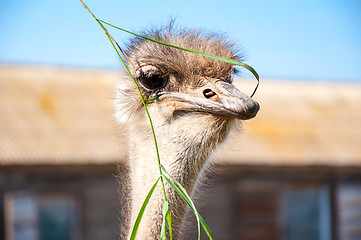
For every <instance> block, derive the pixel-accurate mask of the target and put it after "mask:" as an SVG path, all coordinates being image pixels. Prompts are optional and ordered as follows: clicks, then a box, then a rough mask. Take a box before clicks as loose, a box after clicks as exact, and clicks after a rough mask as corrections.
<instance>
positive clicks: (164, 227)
mask: <svg viewBox="0 0 361 240" xmlns="http://www.w3.org/2000/svg"><path fill="white" fill-rule="evenodd" d="M162 213H163V223H162V231H161V234H160V236H161V239H162V240H167V236H166V233H167V231H166V218H167V213H168V202H167V201H165V202H164V203H163V209H162Z"/></svg>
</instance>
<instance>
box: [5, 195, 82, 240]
mask: <svg viewBox="0 0 361 240" xmlns="http://www.w3.org/2000/svg"><path fill="white" fill-rule="evenodd" d="M80 220H81V218H80V206H79V202H78V201H77V199H76V198H75V197H74V196H72V195H71V194H32V193H28V192H12V193H7V194H6V195H5V232H6V239H7V240H22V239H28V240H78V239H81V221H80Z"/></svg>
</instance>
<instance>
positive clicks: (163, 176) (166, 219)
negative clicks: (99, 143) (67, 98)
mask: <svg viewBox="0 0 361 240" xmlns="http://www.w3.org/2000/svg"><path fill="white" fill-rule="evenodd" d="M80 2H81V3H82V4H83V6H84V7H85V9H86V10H87V11H88V12H89V13H90V14H91V15H92V17H93V18H94V19H95V20H96V21H97V22H98V24H99V25H100V27H101V28H102V29H103V31H104V32H105V34H106V36H107V37H108V39H109V41H110V43H111V44H112V46H113V48H114V50H115V51H116V53H117V55H118V57H119V59H120V60H121V62H122V64H123V65H124V67H125V69H126V71H127V73H128V74H129V76H130V77H131V79H132V81H133V82H134V84H135V86H136V88H137V90H138V93H139V95H140V98H141V101H142V103H143V106H144V109H145V111H146V114H147V117H148V119H149V124H150V127H151V131H152V135H153V139H154V145H155V150H156V155H157V161H158V167H159V178H158V179H157V180H156V182H155V183H154V185H153V186H152V188H151V189H150V191H149V192H148V194H147V197H146V198H145V200H144V202H143V204H142V206H141V209H140V211H139V213H138V216H137V218H136V221H135V223H134V225H133V229H132V232H131V236H130V239H131V240H133V239H135V237H136V234H137V230H138V227H139V224H140V221H141V219H142V216H143V214H144V211H145V208H146V206H147V204H148V202H149V200H150V198H151V196H152V194H153V192H154V190H155V187H156V186H157V184H158V182H159V180H160V181H161V183H162V190H163V195H164V203H163V223H162V229H161V236H160V237H161V239H162V240H163V239H164V240H165V239H166V225H168V230H169V235H170V239H171V240H172V226H171V214H170V212H169V204H168V201H167V196H166V191H165V186H164V180H165V181H167V182H168V183H169V184H170V186H171V187H172V188H173V189H174V190H175V191H176V192H177V193H178V194H179V195H180V196H181V197H182V199H183V200H184V201H185V202H186V203H187V205H188V206H189V207H190V209H191V210H192V212H193V213H194V214H195V217H196V219H197V225H198V239H200V224H201V225H202V227H203V229H204V230H205V232H206V233H207V235H208V237H209V239H210V240H214V238H213V235H212V233H211V231H210V229H209V227H208V225H207V224H206V223H205V221H204V220H203V218H202V216H201V215H200V214H199V213H198V211H197V209H196V207H195V205H194V203H193V201H192V199H191V198H190V196H189V194H188V193H187V191H186V190H185V189H184V187H183V186H182V185H181V184H180V183H179V182H178V181H176V180H175V179H174V178H173V177H172V176H171V175H170V174H169V173H168V172H167V171H166V169H165V168H164V167H163V165H162V164H161V161H160V156H159V148H158V143H157V139H156V134H155V130H154V126H153V122H152V118H151V116H150V114H149V111H148V108H147V105H146V103H147V102H151V101H153V100H155V99H157V97H154V98H151V99H145V98H144V97H143V95H142V92H141V90H140V87H139V85H138V83H137V82H136V80H135V79H134V77H133V76H132V74H131V73H130V71H129V69H128V67H127V65H126V63H125V62H124V60H123V58H122V57H121V55H120V53H119V51H118V49H119V50H120V51H121V52H122V53H123V55H124V56H125V57H126V55H125V54H124V51H123V50H122V49H121V47H120V46H119V44H118V43H117V42H116V41H115V39H114V38H113V37H112V35H111V34H110V33H109V31H108V30H107V29H106V28H105V27H104V25H103V24H102V23H104V24H107V25H109V26H111V27H114V28H116V29H119V30H122V31H124V32H127V33H129V34H132V35H135V36H137V37H141V38H144V39H147V40H149V41H152V42H156V43H159V44H163V45H166V46H169V47H173V48H176V49H180V50H183V51H188V52H192V53H195V54H199V55H203V56H206V57H210V58H213V59H217V60H220V61H223V62H227V63H230V64H232V65H238V66H241V67H244V68H246V69H248V70H249V71H251V72H252V74H253V75H254V76H255V77H256V79H257V85H256V87H255V89H254V91H253V93H252V95H251V97H253V95H254V94H255V93H256V91H257V89H258V86H259V75H258V74H257V72H256V71H255V70H254V69H253V68H252V67H251V66H249V65H247V64H245V63H242V62H239V61H236V60H233V59H228V58H224V57H220V56H214V55H211V54H207V53H203V52H199V51H196V50H192V49H187V48H183V47H180V46H175V45H171V44H168V43H165V42H161V41H158V40H155V39H152V38H148V37H145V36H142V35H139V34H136V33H133V32H130V31H128V30H125V29H123V28H120V27H117V26H115V25H113V24H110V23H108V22H105V21H103V20H101V19H98V18H96V17H95V15H94V14H93V13H92V12H91V11H90V9H89V8H88V7H87V5H86V4H85V3H84V2H83V1H82V0H80ZM170 179H172V180H170ZM166 223H168V224H166Z"/></svg>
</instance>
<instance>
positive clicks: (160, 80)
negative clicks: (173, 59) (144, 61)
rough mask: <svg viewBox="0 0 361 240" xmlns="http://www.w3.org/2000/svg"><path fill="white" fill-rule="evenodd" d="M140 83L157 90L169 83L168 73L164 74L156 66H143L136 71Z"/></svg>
mask: <svg viewBox="0 0 361 240" xmlns="http://www.w3.org/2000/svg"><path fill="white" fill-rule="evenodd" d="M136 75H137V79H138V81H139V82H140V84H141V85H142V86H143V87H144V88H146V89H148V90H156V89H159V88H162V87H165V85H167V83H168V78H169V76H168V75H165V74H163V73H162V72H161V71H160V70H159V69H158V68H156V67H154V66H149V65H147V66H143V67H141V68H140V69H138V71H137V72H136Z"/></svg>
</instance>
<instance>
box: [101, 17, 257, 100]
mask: <svg viewBox="0 0 361 240" xmlns="http://www.w3.org/2000/svg"><path fill="white" fill-rule="evenodd" d="M97 21H100V22H102V23H105V24H107V25H109V26H111V27H113V28H116V29H119V30H121V31H123V32H126V33H129V34H132V35H134V36H137V37H140V38H143V39H146V40H149V41H152V42H155V43H159V44H162V45H165V46H168V47H172V48H176V49H179V50H183V51H187V52H192V53H196V54H199V55H202V56H206V57H210V58H213V59H217V60H220V61H223V62H226V63H229V64H232V65H237V66H241V67H244V68H246V69H247V70H249V71H250V72H251V73H252V74H253V75H254V76H255V78H256V79H257V85H256V88H255V89H254V91H253V93H252V95H251V97H253V95H254V94H255V93H256V91H257V89H258V85H259V75H258V73H257V72H256V70H254V68H253V67H251V66H250V65H248V64H245V63H243V62H240V61H237V60H234V59H229V58H225V57H220V56H215V55H212V54H208V53H204V52H200V51H196V50H193V49H188V48H184V47H180V46H176V45H172V44H169V43H165V42H162V41H159V40H155V39H152V38H148V37H145V36H142V35H140V34H136V33H133V32H131V31H129V30H126V29H124V28H120V27H117V26H115V25H113V24H111V23H108V22H106V21H103V20H101V19H98V18H97Z"/></svg>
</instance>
